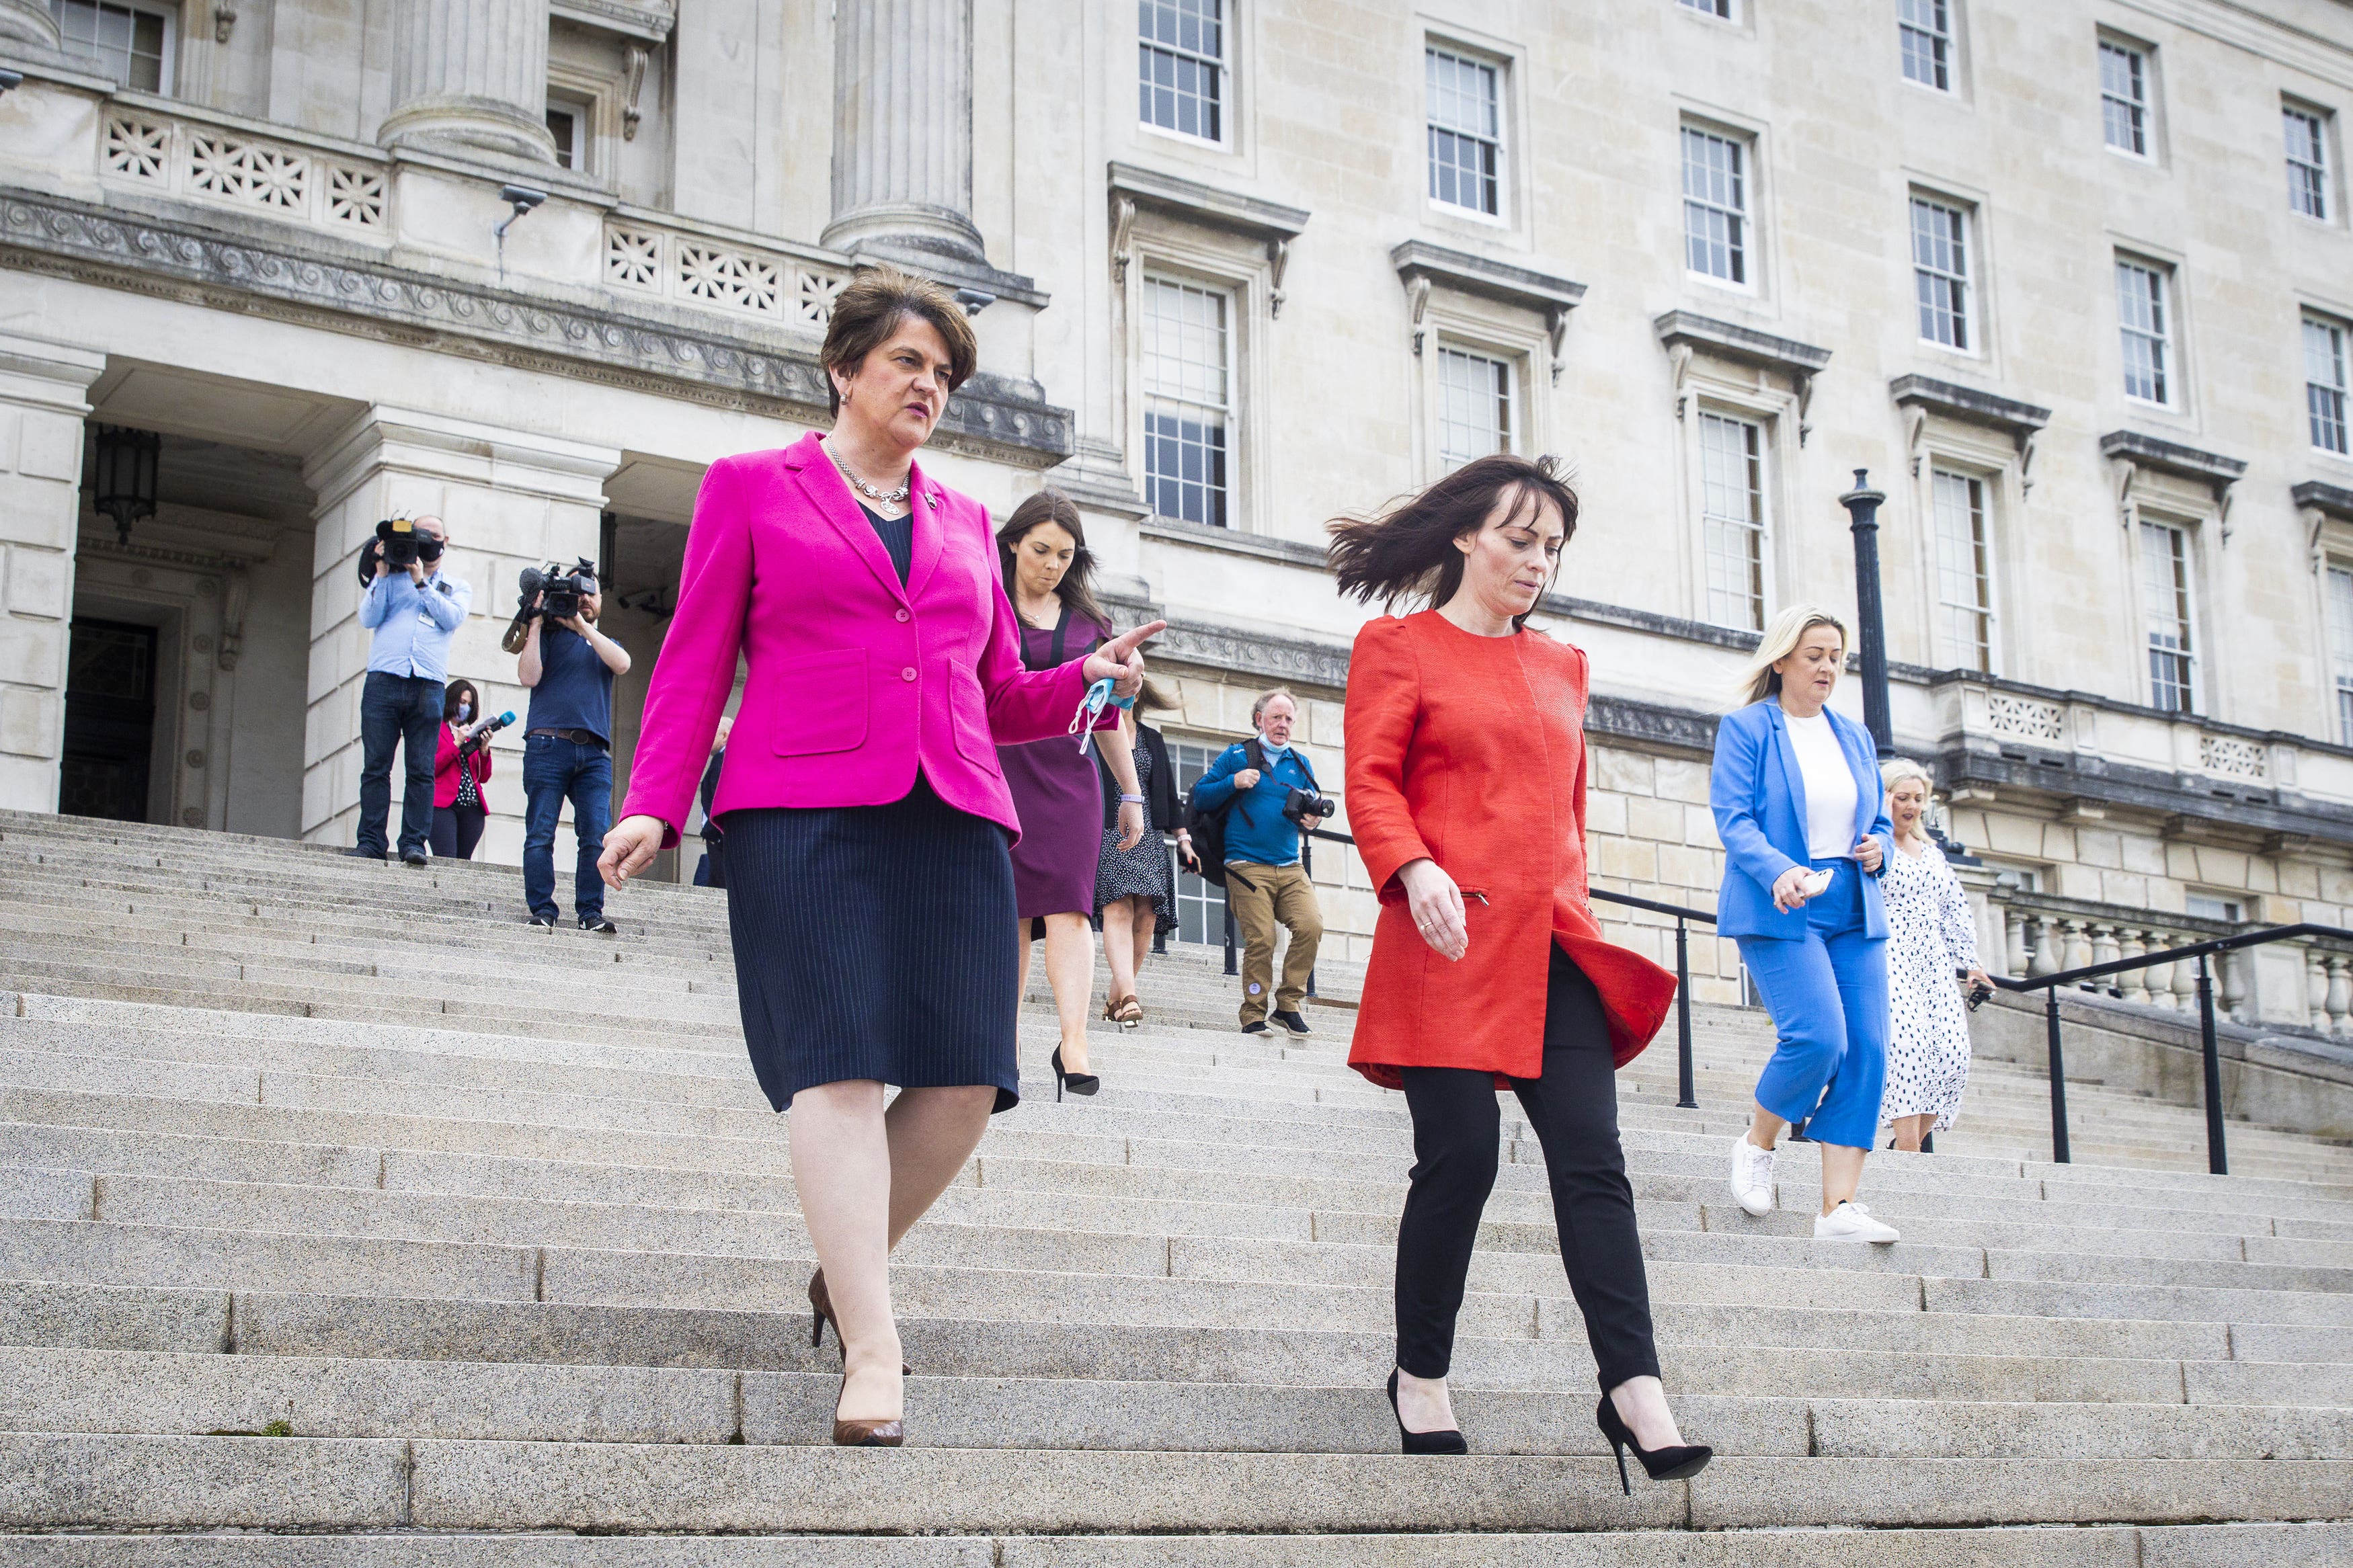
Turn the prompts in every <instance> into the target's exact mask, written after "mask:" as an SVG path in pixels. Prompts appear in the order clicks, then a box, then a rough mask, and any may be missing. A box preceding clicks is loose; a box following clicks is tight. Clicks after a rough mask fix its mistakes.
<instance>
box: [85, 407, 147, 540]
mask: <svg viewBox="0 0 2353 1568" xmlns="http://www.w3.org/2000/svg"><path fill="white" fill-rule="evenodd" d="M163 445H164V438H163V437H161V436H158V435H156V434H155V433H154V432H153V431H152V430H133V429H131V428H129V427H128V426H121V425H101V426H99V427H98V445H97V455H98V473H97V482H96V484H95V485H94V486H93V489H92V499H91V502H90V504H91V506H92V507H93V509H95V510H97V511H98V512H99V513H100V514H101V515H102V516H105V517H109V518H111V519H113V520H114V531H115V534H116V537H117V538H119V539H120V540H121V542H123V543H125V544H128V543H130V542H131V525H132V523H134V522H137V521H139V520H140V519H141V518H142V517H153V516H154V515H155V458H156V454H157V453H158V452H159V451H160V450H162V448H163Z"/></svg>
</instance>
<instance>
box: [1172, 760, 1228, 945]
mask: <svg viewBox="0 0 2353 1568" xmlns="http://www.w3.org/2000/svg"><path fill="white" fill-rule="evenodd" d="M1225 749H1226V748H1225V747H1224V745H1223V744H1221V743H1220V744H1211V745H1203V744H1200V743H1198V742H1192V741H1174V740H1172V741H1170V742H1168V763H1169V765H1170V766H1171V767H1173V768H1174V769H1175V770H1176V788H1177V791H1178V793H1180V794H1186V795H1189V794H1190V793H1192V789H1193V786H1194V785H1195V784H1198V783H1200V782H1201V775H1202V774H1203V773H1208V771H1209V765H1210V764H1211V763H1215V762H1216V761H1217V760H1218V754H1219V752H1223V751H1224V750H1225ZM1176 940H1177V941H1178V942H1208V943H1210V944H1212V945H1216V944H1218V943H1221V942H1224V941H1225V940H1226V890H1225V889H1223V888H1220V887H1219V886H1218V885H1217V884H1216V883H1214V882H1210V881H1208V880H1205V879H1202V878H1201V877H1198V876H1197V875H1195V874H1194V873H1193V872H1190V871H1187V870H1185V869H1184V868H1182V867H1179V868H1178V869H1177V872H1176Z"/></svg>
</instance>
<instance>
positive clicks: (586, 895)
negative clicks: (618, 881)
mask: <svg viewBox="0 0 2353 1568" xmlns="http://www.w3.org/2000/svg"><path fill="white" fill-rule="evenodd" d="M522 794H523V802H524V805H523V829H522V896H523V901H524V902H526V903H528V904H529V905H530V906H531V912H532V913H533V914H535V915H545V916H546V917H547V918H548V919H550V920H554V919H555V918H557V916H558V915H560V914H561V913H562V911H561V910H558V909H557V908H556V906H555V819H556V817H557V816H558V815H559V814H560V813H562V811H563V810H564V803H565V800H567V799H568V800H570V801H571V802H572V836H573V837H574V838H575V839H576V840H577V841H578V843H579V864H578V866H577V868H576V869H575V873H574V877H573V883H572V910H573V913H575V914H576V915H578V916H580V917H581V918H582V919H583V920H594V919H596V917H598V916H600V915H602V914H603V913H604V912H605V879H603V878H602V877H599V876H598V875H596V857H597V856H599V855H601V854H603V853H604V850H605V830H606V829H607V828H608V827H610V826H613V823H612V816H613V759H612V757H611V756H610V755H609V754H607V752H606V750H605V748H604V747H602V746H584V745H582V744H581V743H580V742H577V741H567V740H565V738H564V737H563V736H561V735H526V736H524V737H523V742H522Z"/></svg>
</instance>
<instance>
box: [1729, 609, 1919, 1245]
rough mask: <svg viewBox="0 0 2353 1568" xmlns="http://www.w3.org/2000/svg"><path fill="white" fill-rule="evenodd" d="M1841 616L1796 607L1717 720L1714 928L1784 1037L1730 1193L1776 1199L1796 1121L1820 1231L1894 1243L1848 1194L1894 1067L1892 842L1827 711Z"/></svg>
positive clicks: (1743, 1202) (1737, 1157)
mask: <svg viewBox="0 0 2353 1568" xmlns="http://www.w3.org/2000/svg"><path fill="white" fill-rule="evenodd" d="M1845 660H1846V627H1845V626H1843V625H1842V624H1841V622H1840V620H1839V619H1838V617H1837V616H1833V615H1831V614H1830V613H1829V612H1828V611H1826V610H1818V609H1813V608H1810V607H1808V606H1805V605H1796V606H1793V607H1791V608H1789V609H1787V610H1784V611H1782V612H1781V614H1780V615H1778V616H1775V617H1774V620H1773V624H1772V626H1769V627H1767V629H1766V632H1765V639H1764V641H1763V642H1762V643H1760V644H1759V645H1758V646H1757V657H1756V658H1755V659H1753V660H1752V661H1751V662H1750V664H1749V667H1748V675H1747V679H1746V697H1747V703H1746V706H1745V707H1742V708H1739V709H1736V710H1734V711H1733V712H1731V713H1728V714H1726V715H1725V718H1724V721H1723V723H1722V724H1721V725H1719V726H1718V727H1717V730H1716V732H1715V767H1714V769H1713V770H1712V772H1711V773H1710V776H1709V780H1708V803H1709V805H1710V806H1711V807H1712V808H1713V809H1714V811H1715V831H1716V836H1717V837H1720V838H1722V839H1723V840H1724V850H1725V856H1724V887H1723V889H1722V891H1721V892H1720V893H1719V894H1718V895H1717V899H1716V930H1717V931H1719V932H1721V933H1722V934H1723V935H1725V936H1728V937H1732V938H1734V939H1736V941H1737V942H1739V944H1740V957H1741V961H1742V962H1743V963H1746V965H1747V966H1748V973H1749V977H1750V978H1751V979H1752V980H1754V981H1755V982H1756V984H1757V992H1758V994H1760V995H1762V996H1763V997H1764V998H1765V1005H1766V1006H1767V1008H1768V1009H1770V1010H1771V1012H1772V1015H1773V1026H1774V1028H1775V1030H1776V1031H1777V1032H1778V1034H1779V1036H1780V1039H1779V1042H1778V1044H1777V1045H1776V1046H1775V1047H1774V1048H1773V1059H1772V1060H1770V1061H1769V1062H1767V1063H1766V1064H1765V1072H1764V1075H1763V1076H1762V1077H1760V1078H1759V1079H1757V1114H1756V1116H1755V1117H1754V1119H1753V1120H1752V1121H1750V1124H1749V1128H1748V1131H1747V1132H1746V1133H1745V1134H1743V1135H1742V1136H1741V1137H1739V1138H1736V1139H1735V1140H1734V1141H1733V1145H1732V1195H1733V1196H1734V1197H1735V1198H1736V1199H1738V1200H1739V1203H1740V1206H1741V1207H1742V1208H1744V1209H1746V1210H1747V1211H1748V1212H1749V1213H1750V1214H1752V1215H1763V1214H1766V1213H1767V1212H1769V1211H1770V1210H1771V1209H1772V1207H1773V1145H1774V1143H1775V1142H1776V1140H1778V1138H1779V1137H1780V1136H1781V1130H1782V1129H1783V1128H1784V1127H1787V1126H1788V1125H1789V1124H1790V1123H1791V1122H1797V1121H1805V1122H1809V1125H1808V1127H1807V1129H1806V1135H1807V1136H1808V1137H1809V1138H1810V1139H1812V1140H1813V1141H1814V1142H1816V1143H1819V1144H1820V1145H1821V1151H1822V1208H1821V1213H1820V1214H1819V1215H1816V1216H1815V1219H1814V1235H1815V1237H1816V1238H1817V1239H1822V1240H1839V1241H1877V1242H1889V1241H1894V1240H1895V1239H1896V1233H1895V1231H1894V1227H1893V1226H1886V1225H1883V1224H1882V1223H1880V1222H1879V1221H1878V1220H1876V1219H1873V1217H1872V1216H1871V1214H1870V1213H1869V1211H1868V1210H1866V1209H1865V1208H1864V1207H1863V1206H1862V1205H1861V1204H1858V1203H1856V1202H1854V1201H1853V1199H1854V1194H1855V1189H1856V1188H1857V1187H1858V1186H1860V1185H1861V1184H1862V1162H1863V1158H1864V1156H1865V1155H1867V1154H1869V1153H1870V1152H1871V1143H1872V1138H1873V1135H1874V1134H1875V1133H1876V1132H1877V1131H1878V1129H1879V1098H1880V1090H1881V1089H1882V1087H1883V1085H1884V1083H1885V1081H1886V1078H1887V955H1886V948H1887V914H1886V910H1885V909H1884V908H1883V905H1882V904H1881V902H1880V896H1879V875H1880V872H1881V869H1882V868H1883V867H1884V866H1885V865H1886V864H1887V856H1888V855H1889V854H1890V853H1891V852H1892V849H1891V847H1892V845H1893V844H1894V837H1893V834H1892V830H1891V828H1890V827H1889V826H1888V821H1887V812H1886V806H1885V797H1884V795H1883V793H1882V791H1881V789H1880V785H1879V764H1878V760H1877V758H1876V757H1875V756H1874V754H1873V746H1872V743H1871V737H1870V736H1869V735H1868V734H1867V733H1865V732H1864V731H1863V730H1862V727H1861V726H1859V725H1857V724H1856V723H1855V722H1854V721H1852V720H1851V719H1846V718H1843V717H1841V716H1840V715H1839V714H1836V713H1833V712H1831V710H1830V709H1829V707H1828V706H1827V704H1828V703H1829V701H1830V697H1831V689H1832V688H1833V687H1835V686H1836V685H1837V684H1838V678H1839V671H1840V669H1841V667H1842V666H1843V665H1844V663H1845Z"/></svg>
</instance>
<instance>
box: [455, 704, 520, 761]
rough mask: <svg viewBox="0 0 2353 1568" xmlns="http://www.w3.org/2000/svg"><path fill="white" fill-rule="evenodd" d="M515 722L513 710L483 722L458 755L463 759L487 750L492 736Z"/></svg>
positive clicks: (460, 747)
mask: <svg viewBox="0 0 2353 1568" xmlns="http://www.w3.org/2000/svg"><path fill="white" fill-rule="evenodd" d="M513 722H514V710H513V709H512V708H510V709H508V710H506V711H505V712H503V713H501V714H500V715H499V716H498V717H497V718H495V719H485V720H483V721H481V723H480V725H478V726H477V727H476V728H475V731H474V732H473V733H472V734H470V735H469V736H467V737H466V743H465V744H464V745H462V746H459V748H458V754H459V756H461V757H466V756H471V755H472V754H473V753H475V752H479V751H481V750H483V749H485V748H486V747H488V746H489V745H490V743H491V736H493V735H495V734H497V733H498V732H499V731H501V730H503V729H505V728H506V727H507V726H508V725H510V724H512V723H513Z"/></svg>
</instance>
